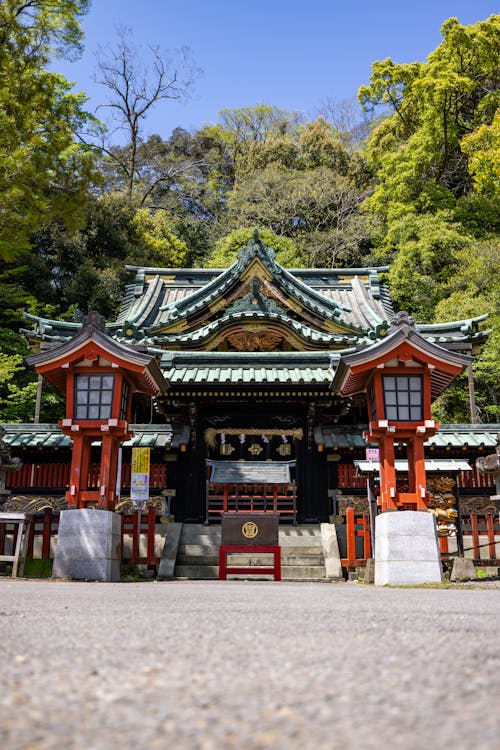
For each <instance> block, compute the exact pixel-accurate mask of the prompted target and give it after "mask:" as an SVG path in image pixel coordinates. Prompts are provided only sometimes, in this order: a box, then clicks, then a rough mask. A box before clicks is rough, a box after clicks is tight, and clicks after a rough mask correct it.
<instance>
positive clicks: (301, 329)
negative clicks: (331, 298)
mask: <svg viewBox="0 0 500 750" xmlns="http://www.w3.org/2000/svg"><path fill="white" fill-rule="evenodd" d="M245 319H249V320H255V319H261V320H263V321H268V322H276V323H279V324H281V325H283V326H285V327H287V326H289V327H291V328H293V329H294V331H295V332H296V333H298V334H299V335H302V336H303V337H304V338H306V339H308V340H313V339H314V338H315V337H316V338H317V339H320V341H322V342H324V343H325V344H327V343H329V342H334V341H342V340H345V341H349V340H350V339H353V338H356V341H359V338H358V337H357V336H356V334H355V333H349V332H347V331H346V332H345V333H342V332H339V333H329V332H327V331H320V330H317V329H314V328H312V327H311V326H308V325H306V324H305V323H301V322H300V321H298V320H293V319H291V318H289V319H286V320H285V319H284V318H283V316H282V315H280V314H279V313H264V312H261V311H260V310H255V311H247V310H244V311H240V312H234V313H231V314H226V315H223V316H222V317H221V318H217V320H212V321H211V322H210V323H206V324H205V325H204V326H202V327H201V328H198V329H196V330H195V331H190V332H187V333H180V334H168V333H167V334H165V335H164V336H163V337H161V336H158V337H157V338H156V342H158V340H160V341H165V342H171V343H173V342H174V341H176V342H179V343H180V342H188V341H193V340H194V339H203V338H205V337H207V336H209V335H210V334H212V333H213V332H214V331H216V330H217V329H219V328H223V327H225V326H228V325H230V324H231V322H237V321H239V320H245Z"/></svg>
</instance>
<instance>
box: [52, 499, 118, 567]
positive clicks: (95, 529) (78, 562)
mask: <svg viewBox="0 0 500 750" xmlns="http://www.w3.org/2000/svg"><path fill="white" fill-rule="evenodd" d="M120 560H121V521H120V516H119V515H118V514H117V513H113V512H112V511H109V510H75V509H73V510H63V511H61V515H60V518H59V531H58V535H57V547H56V554H55V558H54V566H53V569H52V577H53V578H73V579H75V580H86V581H119V580H120Z"/></svg>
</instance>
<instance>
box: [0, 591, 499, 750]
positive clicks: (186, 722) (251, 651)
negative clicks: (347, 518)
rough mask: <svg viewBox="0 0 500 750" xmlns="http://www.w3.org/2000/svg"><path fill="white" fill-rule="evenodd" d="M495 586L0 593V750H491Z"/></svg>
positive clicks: (495, 718)
mask: <svg viewBox="0 0 500 750" xmlns="http://www.w3.org/2000/svg"><path fill="white" fill-rule="evenodd" d="M499 615H500V590H498V588H497V589H493V590H476V589H465V590H456V589H454V590H442V589H435V590H434V589H386V588H382V589H380V588H374V587H367V586H362V585H358V584H348V583H346V584H328V583H324V584H321V583H318V584H314V583H312V584H311V583H286V582H282V583H274V582H256V581H254V582H239V581H227V582H220V583H219V582H217V581H213V582H212V581H210V582H208V581H207V582H195V581H191V582H175V583H169V582H162V583H156V582H147V583H126V584H123V583H122V584H103V583H76V582H50V581H47V582H42V581H40V582H38V581H26V580H18V581H10V580H8V579H3V580H0V646H1V654H2V657H1V660H0V748H2V750H28V749H29V750H49V749H50V750H52V749H54V750H66V749H71V750H73V749H75V750H76V749H78V750H80V748H82V749H83V748H85V750H108V749H109V750H115V748H127V750H136V749H137V750H145V749H147V748H155V749H156V748H161V749H162V750H163V748H168V749H170V748H172V749H173V750H184V748H189V750H192V749H193V750H198V749H200V750H202V749H203V750H220V749H224V748H238V749H240V748H241V749H242V750H244V749H246V748H278V749H279V750H281V749H282V748H283V749H284V750H285V749H286V750H294V749H295V748H300V750H309V749H310V750H323V748H324V749H325V750H336V749H337V748H339V750H340V749H342V750H350V749H351V748H352V749H353V750H354V749H356V750H358V749H359V748H363V750H366V749H368V750H370V749H371V748H377V749H378V748H387V749H392V748H395V749H398V750H399V748H404V749H405V750H413V749H417V748H418V749H421V748H422V749H425V750H437V749H440V748H444V747H447V748H450V750H451V749H453V750H457V749H458V750H462V749H465V750H469V748H470V750H481V749H482V748H485V749H486V748H488V750H494V749H495V748H499V747H500V720H499V715H500V714H499V698H500V655H499V654H500V648H499V647H500V636H499V625H500V617H499Z"/></svg>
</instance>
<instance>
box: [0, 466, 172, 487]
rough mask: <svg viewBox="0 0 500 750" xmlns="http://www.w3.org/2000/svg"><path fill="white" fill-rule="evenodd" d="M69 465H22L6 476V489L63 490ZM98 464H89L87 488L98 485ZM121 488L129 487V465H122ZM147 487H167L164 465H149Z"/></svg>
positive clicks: (67, 482) (66, 482)
mask: <svg viewBox="0 0 500 750" xmlns="http://www.w3.org/2000/svg"><path fill="white" fill-rule="evenodd" d="M70 468H71V466H70V464H24V466H23V467H22V468H21V469H20V470H19V471H11V472H8V474H7V481H6V485H7V488H8V489H39V488H40V489H41V488H44V489H65V488H67V487H68V486H69V475H70ZM100 470H101V466H100V464H91V465H90V467H89V475H88V482H87V487H89V488H94V487H99V485H100V478H99V475H100ZM121 486H122V487H130V464H123V465H122V480H121ZM149 486H150V487H151V488H152V489H163V488H164V487H166V486H167V467H166V466H165V464H151V469H150V475H149Z"/></svg>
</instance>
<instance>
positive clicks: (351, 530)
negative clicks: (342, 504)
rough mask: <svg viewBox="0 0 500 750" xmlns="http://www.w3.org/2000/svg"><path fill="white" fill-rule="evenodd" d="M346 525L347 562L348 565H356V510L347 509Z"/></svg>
mask: <svg viewBox="0 0 500 750" xmlns="http://www.w3.org/2000/svg"><path fill="white" fill-rule="evenodd" d="M345 523H346V537H347V562H348V565H354V560H356V527H355V524H356V519H355V518H354V508H346V511H345Z"/></svg>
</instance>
